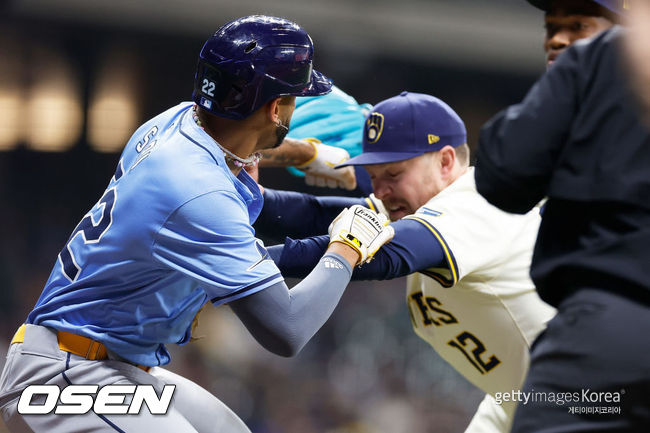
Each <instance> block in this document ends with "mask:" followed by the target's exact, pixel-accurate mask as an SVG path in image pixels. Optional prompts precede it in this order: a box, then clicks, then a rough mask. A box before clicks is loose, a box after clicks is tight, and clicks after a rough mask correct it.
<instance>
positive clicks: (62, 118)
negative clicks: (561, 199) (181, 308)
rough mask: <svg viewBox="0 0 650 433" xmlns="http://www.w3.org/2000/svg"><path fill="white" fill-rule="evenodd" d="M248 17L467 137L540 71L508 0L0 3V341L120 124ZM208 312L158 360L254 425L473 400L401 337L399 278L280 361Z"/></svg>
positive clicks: (524, 14) (339, 424)
mask: <svg viewBox="0 0 650 433" xmlns="http://www.w3.org/2000/svg"><path fill="white" fill-rule="evenodd" d="M254 13H263V14H269V15H277V16H283V17H286V18H289V19H292V20H294V21H296V22H298V23H299V24H301V25H302V26H303V27H305V28H306V29H307V30H308V31H309V33H310V34H311V35H312V37H313V39H314V42H315V46H316V57H315V64H316V67H317V68H318V69H319V70H320V71H322V72H323V73H325V74H326V75H328V76H329V77H331V78H333V79H334V81H335V83H336V84H337V85H338V86H339V87H341V88H342V89H344V90H346V91H347V92H349V93H350V94H352V95H353V96H354V97H355V98H357V100H358V101H359V102H369V103H376V102H378V101H380V100H382V99H384V98H387V97H390V96H393V95H395V94H397V93H399V92H400V91H402V90H410V91H417V92H425V93H431V94H433V95H435V96H438V97H440V98H442V99H444V100H445V101H446V102H448V103H449V104H450V105H451V106H452V107H453V108H454V109H455V110H456V111H457V112H458V113H459V114H460V115H461V117H463V119H464V120H465V122H466V123H467V127H468V132H469V142H470V143H469V144H470V146H471V147H472V148H473V147H474V146H475V142H476V138H477V135H478V130H479V128H480V126H481V124H482V123H484V122H485V121H486V120H488V119H489V118H490V116H491V115H493V114H495V113H496V112H497V111H498V110H500V109H501V108H504V107H505V106H506V105H508V104H511V103H514V102H517V101H518V100H519V99H520V98H521V97H522V96H523V94H524V93H525V91H526V89H527V88H528V87H529V86H530V85H531V84H532V83H533V81H534V79H535V78H536V77H537V76H538V75H539V74H540V73H541V72H542V70H543V67H544V66H543V65H544V62H543V55H542V48H541V43H542V34H543V30H542V19H541V18H542V14H541V12H539V11H537V10H535V9H533V8H532V7H530V6H529V5H528V4H527V3H526V2H525V1H524V0H491V1H489V2H488V1H484V0H454V1H451V0H402V1H401V2H395V1H390V0H328V1H322V0H320V1H316V0H302V1H300V2H295V1H293V0H273V1H263V0H236V1H235V0H184V1H180V0H157V1H154V0H138V1H132V0H111V1H101V2H100V1H97V0H14V1H11V0H10V1H8V2H7V1H4V2H0V209H1V211H0V287H1V288H2V289H0V317H1V320H0V350H1V351H3V352H4V350H6V346H7V344H8V343H9V340H10V338H11V336H12V335H13V332H14V331H15V329H16V328H17V327H18V326H19V325H20V324H21V323H22V322H23V320H24V318H25V316H26V314H27V313H28V312H29V310H30V309H31V308H32V306H33V304H34V302H35V301H36V299H37V298H38V296H39V293H40V291H41V288H42V286H43V284H44V283H45V281H46V280H47V277H48V275H49V272H50V269H51V267H52V265H53V264H54V261H55V259H56V255H57V254H58V252H59V250H60V248H61V246H62V245H63V244H64V242H65V241H66V239H67V237H68V235H69V233H70V232H71V230H72V229H73V228H74V226H75V225H76V224H77V222H78V220H79V219H80V217H81V216H82V215H83V214H84V213H85V212H86V210H87V209H88V208H89V207H90V206H92V205H93V203H94V202H95V200H96V199H97V197H99V195H100V194H101V192H102V191H103V189H104V187H105V185H106V184H107V182H108V180H109V178H110V177H111V176H112V173H113V171H114V167H115V164H116V162H117V160H118V157H119V152H120V150H121V148H122V146H123V145H124V143H125V142H126V140H127V139H128V137H129V136H130V134H131V133H132V132H133V131H134V129H135V128H136V127H137V126H138V125H139V124H140V123H141V122H143V121H144V120H146V119H148V118H150V117H151V116H153V115H155V114H157V113H158V112H160V111H162V110H164V109H166V108H168V107H170V106H172V105H175V104H177V103H178V102H180V101H183V100H188V99H189V98H190V96H191V91H192V79H193V76H194V67H195V64H196V57H197V55H198V52H199V50H200V48H201V45H202V43H203V41H204V40H205V39H206V38H207V37H208V36H209V35H210V34H211V33H212V32H214V30H216V29H217V28H218V27H219V26H220V25H221V24H223V23H225V22H227V21H229V20H230V19H233V18H236V17H239V16H244V15H248V14H254ZM261 176H262V183H263V184H264V185H266V186H269V187H276V188H287V189H296V190H302V191H308V192H316V193H321V194H335V193H343V192H342V191H333V190H315V189H311V188H308V187H306V186H304V185H303V184H302V180H299V179H297V178H293V177H291V176H289V175H288V174H287V173H286V171H284V170H276V169H271V170H266V171H263V172H262V175H261ZM208 310H209V311H204V313H203V314H202V316H201V325H200V328H199V334H200V335H204V336H205V337H204V338H203V339H202V340H200V341H199V342H197V343H193V344H190V345H188V346H185V347H183V348H172V350H173V361H172V364H171V365H170V366H169V368H170V369H172V370H174V371H177V372H179V373H181V374H183V375H185V376H187V377H189V378H190V379H192V380H194V381H196V382H198V383H199V384H201V385H202V386H204V387H205V388H207V389H208V390H210V391H211V392H213V393H214V394H215V395H217V396H218V397H219V398H221V399H222V400H223V401H225V402H226V403H227V404H228V405H229V406H230V407H231V408H232V409H233V410H234V411H235V412H236V413H238V414H239V415H240V416H241V417H242V418H243V419H244V420H245V421H246V422H247V423H248V425H249V426H250V427H251V428H252V430H253V431H254V432H255V433H279V432H286V433H312V432H314V433H320V432H327V433H370V432H373V433H402V432H404V433H406V432H408V433H429V432H440V433H445V432H460V431H462V430H463V428H464V427H465V426H466V424H467V423H468V422H469V419H470V418H471V416H472V414H473V412H474V410H475V408H476V406H477V405H478V402H479V401H480V399H481V398H482V395H481V392H479V391H478V390H476V389H474V388H473V387H472V386H471V385H470V384H469V383H467V382H466V381H465V380H464V379H463V378H461V377H460V376H459V375H458V374H457V373H456V372H455V371H454V370H452V369H451V368H450V367H449V366H448V365H446V364H445V363H444V362H443V361H442V360H441V359H440V358H439V357H438V356H437V355H436V354H435V352H434V351H433V350H432V349H431V348H430V347H428V346H427V345H426V344H425V343H424V342H422V341H421V340H419V339H418V338H417V337H416V336H415V334H414V333H413V332H412V330H411V325H410V322H409V318H408V313H407V310H406V308H405V305H404V280H403V279H399V280H393V281H388V282H376V283H353V284H351V285H350V287H349V288H348V290H347V292H346V294H345V295H344V297H343V299H342V301H341V304H340V305H339V307H338V308H337V310H336V311H335V313H334V315H333V316H332V318H331V319H330V320H329V322H328V323H327V324H326V325H325V327H324V328H323V329H322V330H321V331H320V332H319V333H318V334H317V336H316V337H315V338H314V340H312V342H310V343H309V344H308V345H307V346H306V348H305V349H304V351H303V352H302V353H301V354H300V355H299V356H297V357H295V358H292V359H284V358H279V357H277V356H274V355H271V354H268V353H266V352H265V351H264V350H263V349H261V348H260V347H258V346H257V344H256V343H255V342H254V341H253V340H252V338H251V337H250V336H249V335H248V334H247V332H246V330H245V329H244V327H243V326H242V325H241V324H240V323H239V322H238V321H237V320H236V319H234V318H233V315H232V313H231V312H230V310H229V309H228V308H226V307H223V308H219V309H208ZM3 362H4V357H1V358H0V365H1V364H2V363H3ZM0 424H1V421H0ZM2 431H5V430H4V426H2V425H0V432H2Z"/></svg>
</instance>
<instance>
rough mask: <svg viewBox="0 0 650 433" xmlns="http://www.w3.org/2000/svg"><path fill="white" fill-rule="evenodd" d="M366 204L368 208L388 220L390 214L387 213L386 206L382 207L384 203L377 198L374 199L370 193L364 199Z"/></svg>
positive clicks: (373, 195)
mask: <svg viewBox="0 0 650 433" xmlns="http://www.w3.org/2000/svg"><path fill="white" fill-rule="evenodd" d="M365 200H366V203H368V207H369V208H370V209H372V210H374V211H375V212H377V213H379V214H382V215H383V216H385V217H386V218H390V214H389V213H388V209H386V206H384V202H382V201H381V200H379V199H378V198H377V197H375V194H374V193H370V195H369V196H368V197H366V198H365Z"/></svg>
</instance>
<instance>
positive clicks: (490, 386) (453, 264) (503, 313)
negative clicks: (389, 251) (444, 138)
mask: <svg viewBox="0 0 650 433" xmlns="http://www.w3.org/2000/svg"><path fill="white" fill-rule="evenodd" d="M406 218H409V219H412V220H415V221H419V222H420V223H422V224H423V225H425V226H426V227H427V228H428V229H429V230H431V232H432V233H433V234H434V236H435V237H436V238H437V239H438V241H439V242H440V244H441V245H442V247H443V251H444V253H445V258H446V261H447V265H448V268H444V269H442V268H441V269H427V270H424V271H421V272H418V273H415V274H411V275H410V276H409V277H408V280H407V303H408V306H409V312H410V315H411V319H412V324H413V328H414V330H415V332H416V334H418V335H419V336H420V337H421V338H423V339H424V340H425V341H427V342H428V343H429V344H431V345H432V346H433V347H434V348H435V349H436V351H437V352H438V354H440V356H441V357H442V358H444V359H445V360H446V361H447V362H449V363H450V364H451V365H452V366H453V367H454V368H455V369H456V370H457V371H459V372H460V373H461V374H462V375H463V376H464V377H465V378H466V379H467V380H469V381H470V382H471V383H473V384H474V385H476V386H477V387H479V388H480V389H482V390H483V391H485V392H486V393H488V394H492V395H493V394H494V393H496V392H499V391H512V390H518V389H520V388H521V386H522V384H523V381H524V377H525V374H526V371H527V366H528V363H529V355H528V351H529V348H530V345H531V343H532V342H533V340H534V339H535V337H536V336H537V335H538V334H539V333H540V332H541V331H542V330H543V329H544V327H545V324H546V322H547V321H548V320H550V319H551V317H552V316H553V315H554V314H555V310H554V309H553V308H552V307H550V306H549V305H547V304H546V303H544V302H543V301H542V300H541V299H540V298H539V296H538V295H537V293H536V291H535V287H534V285H533V283H532V281H531V280H530V277H529V275H528V273H529V267H530V261H531V257H532V251H533V245H534V243H535V238H536V235H537V229H538V227H539V223H540V216H539V210H538V209H537V208H535V209H534V210H533V211H531V212H529V213H527V214H525V215H514V214H509V213H506V212H503V211H501V210H499V209H497V208H496V207H494V206H492V205H490V204H489V203H488V202H487V201H486V200H485V199H483V197H481V196H480V195H479V194H478V193H477V191H476V185H475V182H474V170H473V168H470V169H469V170H468V171H467V172H466V173H465V174H463V175H462V176H461V177H460V178H458V179H457V180H456V181H455V182H454V183H452V184H451V185H450V186H448V187H447V188H445V189H444V190H442V191H441V192H440V193H439V194H438V195H436V196H435V197H434V198H432V199H431V200H429V201H428V202H427V203H426V204H425V205H424V206H422V207H421V208H420V209H418V211H417V212H416V213H415V214H413V215H410V216H408V217H406ZM504 409H506V411H507V412H510V413H512V412H511V411H512V409H513V406H512V405H511V406H510V407H505V405H504Z"/></svg>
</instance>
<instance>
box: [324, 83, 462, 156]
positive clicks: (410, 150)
mask: <svg viewBox="0 0 650 433" xmlns="http://www.w3.org/2000/svg"><path fill="white" fill-rule="evenodd" d="M466 142H467V131H466V130H465V124H464V123H463V121H462V120H461V118H460V117H459V116H458V114H456V112H455V111H454V110H452V109H451V107H449V105H447V104H445V103H444V102H442V101H441V100H440V99H438V98H436V97H434V96H431V95H425V94H423V93H410V92H402V93H400V94H399V95H398V96H394V97H392V98H389V99H386V100H384V101H382V102H380V103H379V104H377V105H375V106H374V107H373V109H372V111H371V112H370V114H368V116H367V117H366V123H365V125H364V128H363V152H362V153H361V154H360V155H358V156H356V157H354V158H351V159H349V160H347V161H345V162H344V163H343V164H339V165H337V166H336V168H339V167H345V166H348V165H369V164H384V163H387V162H397V161H403V160H406V159H411V158H415V157H416V156H420V155H422V154H424V153H426V152H435V151H437V150H440V149H442V148H443V147H445V146H452V147H456V146H460V145H461V144H464V143H466Z"/></svg>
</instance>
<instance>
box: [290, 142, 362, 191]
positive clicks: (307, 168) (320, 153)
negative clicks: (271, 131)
mask: <svg viewBox="0 0 650 433" xmlns="http://www.w3.org/2000/svg"><path fill="white" fill-rule="evenodd" d="M303 141H306V142H308V143H310V144H311V145H312V146H314V150H315V154H314V156H313V157H312V158H311V159H310V160H309V161H307V162H306V163H304V164H302V165H299V166H296V168H297V169H298V170H301V171H303V172H305V183H306V184H307V185H310V186H326V187H329V188H336V187H339V188H345V189H347V190H353V189H355V188H356V187H357V179H356V177H355V175H354V167H343V168H339V169H335V168H334V167H336V166H337V165H338V164H341V163H343V162H345V161H347V160H348V159H350V154H349V153H348V151H347V150H345V149H342V148H340V147H334V146H329V145H327V144H324V143H321V142H320V140H318V139H316V138H305V139H303Z"/></svg>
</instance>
